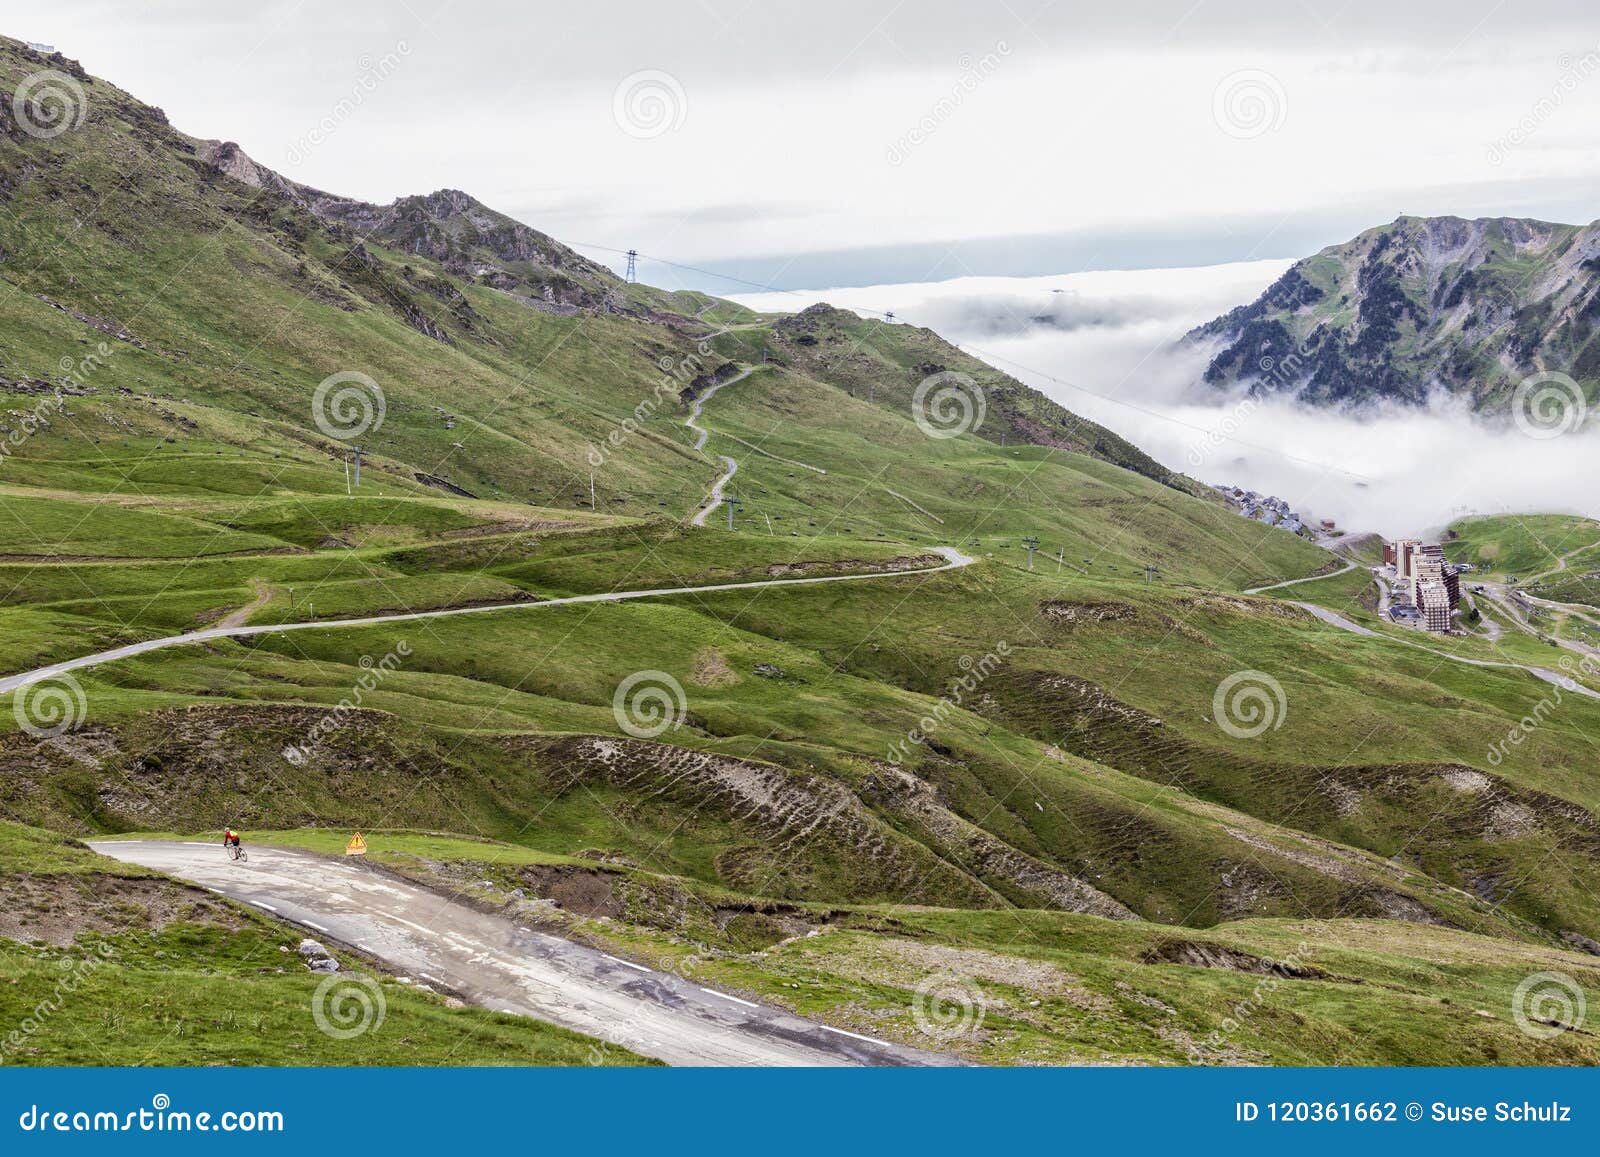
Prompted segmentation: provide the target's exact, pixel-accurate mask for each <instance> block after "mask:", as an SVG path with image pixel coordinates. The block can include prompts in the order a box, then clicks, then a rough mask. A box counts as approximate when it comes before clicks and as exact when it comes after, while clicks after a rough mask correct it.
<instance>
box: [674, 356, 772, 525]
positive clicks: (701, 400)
mask: <svg viewBox="0 0 1600 1157" xmlns="http://www.w3.org/2000/svg"><path fill="white" fill-rule="evenodd" d="M719 332H722V331H719ZM712 336H716V335H715V334H713V335H712ZM754 372H755V367H754V366H751V367H749V368H747V369H743V370H740V371H739V372H738V373H736V374H734V375H733V377H731V378H729V379H728V380H727V381H725V382H718V383H717V384H716V385H714V386H712V387H711V388H710V389H709V390H707V391H706V392H705V393H703V394H701V395H700V396H699V397H698V398H696V399H695V400H694V405H693V406H692V407H691V408H690V410H689V416H688V417H687V418H685V419H684V420H683V424H684V425H685V426H687V427H689V429H691V430H693V431H694V432H695V440H694V448H695V449H696V450H704V449H705V448H706V439H707V438H709V437H711V431H710V430H707V429H706V428H705V427H704V426H702V425H701V424H700V413H701V411H702V410H704V409H705V405H706V403H707V402H709V401H710V400H711V397H712V395H713V394H715V393H716V392H717V391H718V390H720V389H722V387H723V386H731V385H733V383H734V382H742V381H744V379H745V378H748V377H749V376H750V375H751V374H752V373H754ZM721 458H722V464H723V465H724V466H726V467H727V470H726V471H724V472H723V474H722V476H721V477H720V478H718V479H717V480H716V481H715V482H713V483H712V484H711V496H710V497H709V498H707V499H706V501H705V503H704V504H703V505H702V506H701V507H700V509H699V510H697V511H695V515H694V517H693V518H691V519H690V520H689V522H690V524H691V525H693V526H704V525H705V524H706V517H707V516H708V515H710V513H711V512H712V511H713V510H715V509H716V508H717V507H718V506H720V505H722V491H723V488H724V487H726V486H727V485H728V483H729V482H730V481H732V480H733V476H734V475H735V474H737V473H739V463H738V462H737V461H736V460H735V459H733V458H729V457H728V456H727V455H725V454H724V455H721Z"/></svg>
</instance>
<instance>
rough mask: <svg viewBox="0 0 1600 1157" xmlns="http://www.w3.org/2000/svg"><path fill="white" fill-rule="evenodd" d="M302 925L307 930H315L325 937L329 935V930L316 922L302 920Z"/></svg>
mask: <svg viewBox="0 0 1600 1157" xmlns="http://www.w3.org/2000/svg"><path fill="white" fill-rule="evenodd" d="M300 923H302V924H304V925H305V926H306V927H307V928H315V929H316V930H317V931H318V932H321V933H322V934H323V935H324V936H326V935H327V934H328V930H327V929H326V928H324V927H323V926H322V925H321V924H318V923H317V922H316V921H315V920H302V921H300Z"/></svg>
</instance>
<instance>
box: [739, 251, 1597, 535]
mask: <svg viewBox="0 0 1600 1157" xmlns="http://www.w3.org/2000/svg"><path fill="white" fill-rule="evenodd" d="M1287 264H1288V263H1287V262H1283V261H1262V262H1252V263H1247V264H1235V265H1223V266H1214V267H1210V268H1200V269H1176V270H1160V269H1157V270H1138V271H1131V272H1115V273H1076V274H1067V275H1063V276H1060V277H1037V278H962V279H958V280H955V281H948V282H939V283H934V284H926V285H892V286H869V287H865V288H850V289H831V290H822V291H814V292H813V291H807V292H805V293H799V294H756V295H747V296H744V297H741V298H740V299H739V300H741V301H743V302H745V304H747V305H751V306H752V307H753V308H757V309H763V310H794V309H799V308H803V307H804V306H805V305H807V304H809V303H810V302H811V301H817V300H825V301H828V302H830V303H832V304H834V305H839V306H843V307H846V308H855V309H864V310H881V309H885V308H893V309H894V311H895V313H896V316H897V318H899V319H900V320H902V321H904V322H906V323H908V324H914V325H929V326H931V327H932V328H935V329H937V330H939V332H941V333H942V334H943V335H944V336H945V337H947V338H948V339H950V340H951V341H954V342H957V343H958V344H960V345H962V347H963V348H964V349H966V350H967V351H968V352H969V353H972V354H974V355H975V356H977V357H980V358H983V359H984V360H986V361H989V362H990V363H991V364H994V365H996V366H998V367H1000V368H1001V369H1004V370H1006V371H1007V372H1008V373H1011V374H1013V375H1014V376H1016V377H1018V378H1020V379H1021V380H1023V381H1025V382H1027V383H1028V384H1030V385H1033V386H1036V387H1037V388H1039V389H1040V390H1042V391H1044V392H1045V393H1046V394H1048V395H1050V396H1051V397H1053V398H1055V399H1056V400H1057V401H1059V402H1061V403H1062V404H1063V405H1065V406H1066V407H1068V408H1069V409H1071V410H1073V411H1075V412H1077V413H1080V414H1082V415H1084V416H1085V417H1088V418H1092V419H1093V420H1095V421H1097V422H1100V423H1102V424H1104V425H1106V426H1108V427H1110V428H1111V429H1113V430H1115V431H1117V432H1118V433H1119V434H1122V435H1123V436H1124V437H1126V438H1128V439H1130V440H1131V441H1133V442H1134V443H1135V444H1137V445H1138V446H1140V447H1141V448H1143V449H1144V450H1146V451H1147V452H1149V453H1150V454H1152V455H1153V456H1154V457H1156V458H1157V459H1158V460H1159V461H1161V462H1163V463H1165V464H1166V465H1168V466H1171V467H1173V468H1174V469H1177V470H1181V471H1183V472H1185V473H1187V474H1190V475H1192V476H1194V477H1198V478H1200V479H1202V480H1204V481H1207V482H1230V483H1235V484H1238V485H1242V486H1246V487H1248V488H1250V489H1254V490H1260V491H1263V492H1267V493H1273V494H1277V495H1279V496H1280V497H1282V498H1285V499H1287V500H1288V501H1289V502H1290V503H1291V504H1292V505H1294V506H1296V507H1297V508H1299V509H1301V510H1302V511H1303V512H1304V513H1306V514H1309V515H1315V516H1317V517H1327V518H1334V519H1336V520H1337V521H1338V522H1339V523H1340V524H1341V525H1344V526H1348V527H1353V528H1358V529H1366V530H1376V531H1380V532H1382V533H1385V534H1387V535H1390V536H1396V535H1401V534H1405V533H1422V532H1426V531H1430V530H1437V529H1440V528H1442V527H1443V526H1444V525H1445V524H1447V523H1448V522H1450V521H1451V520H1452V519H1454V518H1457V517H1459V516H1461V515H1463V514H1467V513H1503V512H1535V511H1554V512H1572V513H1581V514H1588V515H1591V516H1594V517H1600V454H1597V453H1596V448H1597V447H1596V435H1594V434H1593V433H1587V434H1585V433H1573V434H1568V435H1565V436H1562V437H1559V438H1554V439H1551V440H1545V441H1540V440H1537V439H1534V438H1530V437H1528V436H1527V435H1525V434H1523V433H1521V432H1520V431H1519V430H1517V429H1516V428H1515V427H1514V426H1512V425H1510V424H1509V423H1504V424H1502V423H1491V422H1486V421H1483V420H1480V419H1478V418H1476V417H1474V416H1473V415H1471V414H1470V413H1468V412H1467V411H1466V409H1465V408H1464V407H1463V406H1461V405H1460V404H1459V403H1457V402H1454V401H1451V400H1449V399H1445V398H1440V399H1437V400H1436V401H1435V402H1434V404H1433V405H1432V406H1431V407H1429V408H1428V409H1425V410H1416V409H1406V408H1401V407H1388V408H1385V409H1383V410H1381V411H1380V412H1378V413H1377V414H1375V415H1371V416H1367V417H1352V416H1349V415H1343V414H1339V413H1334V412H1330V411H1327V410H1321V409H1310V408H1307V407H1303V406H1301V405H1299V404H1298V403H1296V402H1294V401H1292V400H1288V399H1282V398H1278V399H1270V400H1253V401H1244V400H1243V399H1242V398H1241V397H1239V396H1229V395H1221V394H1218V393H1216V392H1214V391H1212V390H1210V389H1209V388H1207V387H1205V386H1203V385H1201V384H1200V374H1201V372H1202V371H1203V369H1204V367H1205V361H1206V352H1205V351H1204V350H1201V349H1196V348H1193V347H1190V348H1181V347H1177V346H1175V345H1174V343H1175V342H1176V341H1177V339H1178V338H1180V337H1181V336H1182V335H1183V334H1184V333H1185V332H1187V331H1188V330H1189V329H1190V328H1192V327H1193V326H1194V325H1196V324H1198V323H1200V322H1203V321H1208V320H1210V319H1211V318H1212V317H1215V316H1217V315H1218V314H1220V313H1223V312H1225V311H1226V310H1228V309H1230V308H1232V307H1233V306H1235V305H1239V304H1242V303H1244V302H1247V301H1250V300H1251V299H1253V298H1254V297H1255V296H1256V294H1257V293H1259V292H1260V291H1261V290H1262V289H1263V288H1265V287H1266V286H1267V285H1268V284H1269V283H1270V282H1271V281H1272V280H1273V279H1274V278H1275V277H1276V276H1277V275H1278V274H1279V273H1281V272H1282V271H1283V269H1284V268H1285V267H1286V265H1287ZM1055 290H1063V291H1065V292H1063V293H1056V292H1054V291H1055ZM886 303H892V305H889V304H886ZM1058 313H1059V314H1064V315H1066V316H1067V317H1068V318H1069V319H1076V320H1077V321H1081V322H1082V324H1072V323H1070V322H1069V324H1065V325H1062V324H1057V323H1056V321H1055V318H1056V316H1057V314H1058ZM1040 316H1042V317H1045V318H1046V320H1044V321H1037V322H1036V321H1031V320H1030V319H1031V318H1034V317H1040Z"/></svg>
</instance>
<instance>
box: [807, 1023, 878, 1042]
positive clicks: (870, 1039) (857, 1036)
mask: <svg viewBox="0 0 1600 1157" xmlns="http://www.w3.org/2000/svg"><path fill="white" fill-rule="evenodd" d="M818 1027H820V1028H824V1029H826V1030H827V1031H829V1032H836V1033H838V1034H839V1035H840V1036H848V1037H854V1038H855V1039H856V1040H864V1041H866V1042H867V1043H868V1044H869V1045H882V1046H883V1047H884V1048H892V1047H893V1046H892V1045H890V1044H889V1042H888V1041H884V1040H878V1039H877V1038H876V1037H870V1036H862V1035H861V1034H860V1033H858V1032H846V1031H845V1030H844V1029H842V1028H834V1027H833V1026H832V1025H831V1024H824V1025H819V1026H818Z"/></svg>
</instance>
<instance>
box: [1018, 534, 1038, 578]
mask: <svg viewBox="0 0 1600 1157" xmlns="http://www.w3.org/2000/svg"><path fill="white" fill-rule="evenodd" d="M1022 545H1023V546H1025V547H1027V548H1028V569H1029V570H1032V569H1033V551H1034V548H1035V547H1036V546H1038V545H1039V540H1038V539H1037V538H1034V537H1033V536H1032V535H1029V536H1028V537H1027V538H1025V539H1023V540H1022Z"/></svg>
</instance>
